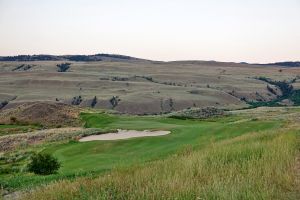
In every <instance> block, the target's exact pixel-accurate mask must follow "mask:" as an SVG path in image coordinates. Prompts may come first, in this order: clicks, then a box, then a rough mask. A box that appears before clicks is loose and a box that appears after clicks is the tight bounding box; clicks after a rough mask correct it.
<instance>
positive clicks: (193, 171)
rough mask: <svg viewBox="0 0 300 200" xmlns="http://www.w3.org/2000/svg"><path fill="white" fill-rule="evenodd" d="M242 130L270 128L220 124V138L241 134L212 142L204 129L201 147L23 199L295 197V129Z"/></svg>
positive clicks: (51, 187) (53, 186) (42, 190)
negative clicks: (221, 126) (222, 125)
mask: <svg viewBox="0 0 300 200" xmlns="http://www.w3.org/2000/svg"><path fill="white" fill-rule="evenodd" d="M190 123H191V122H190ZM200 124H201V123H200ZM260 124H262V125H261V127H257V126H259V125H260ZM273 125H274V124H273ZM208 126H209V125H208ZM245 126H247V127H248V128H249V129H256V130H260V129H264V128H267V127H269V126H270V124H265V123H263V122H250V123H246V124H244V123H241V124H239V125H238V124H235V125H232V126H229V125H227V126H226V125H225V126H224V127H223V128H224V129H220V130H219V131H221V132H222V133H225V135H231V134H229V133H234V132H235V133H237V132H236V131H237V130H239V131H241V132H240V133H239V134H237V135H235V136H237V137H232V136H233V135H231V137H226V136H225V137H223V138H222V139H223V140H217V141H215V140H213V141H212V140H211V138H214V136H217V134H216V133H217V132H218V131H215V133H214V131H213V132H210V131H208V132H206V134H205V136H200V137H199V138H198V139H200V140H197V142H195V143H198V142H200V144H201V141H202V140H201V138H202V139H206V144H207V145H204V146H203V145H202V148H201V149H194V150H192V149H191V148H186V149H185V150H184V151H181V153H178V154H176V155H173V156H170V157H169V158H167V159H163V160H160V161H155V162H151V163H147V164H144V165H141V166H136V167H130V168H128V169H120V170H114V171H113V172H112V173H110V174H108V175H105V176H102V177H99V178H97V179H89V178H81V179H78V180H76V181H73V182H70V181H61V182H58V183H55V184H51V185H49V186H47V187H43V188H40V189H38V190H36V191H33V192H31V193H28V194H27V195H26V196H24V199H39V200H40V199H47V200H52V199H297V192H295V191H296V187H297V185H295V182H296V172H295V166H294V164H295V157H296V153H297V150H298V148H299V143H298V141H297V140H298V139H299V138H298V139H297V137H298V136H297V134H299V127H298V129H295V124H293V126H294V127H293V128H288V127H285V128H280V129H277V130H274V129H272V130H270V129H269V130H265V131H260V132H251V133H246V134H243V135H241V134H242V133H245V132H247V131H249V130H247V128H245V129H244V130H240V129H243V127H245ZM217 129H218V128H217ZM223 130H224V132H223ZM297 130H298V131H297ZM222 133H221V134H222ZM174 135H176V134H174ZM238 135H240V136H238ZM170 137H171V135H170ZM207 139H208V141H211V142H207ZM298 194H299V193H298Z"/></svg>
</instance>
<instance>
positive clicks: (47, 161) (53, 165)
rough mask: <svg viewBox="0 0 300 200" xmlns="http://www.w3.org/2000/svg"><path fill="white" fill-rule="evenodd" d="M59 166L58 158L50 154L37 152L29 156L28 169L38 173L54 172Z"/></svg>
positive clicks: (47, 173)
mask: <svg viewBox="0 0 300 200" xmlns="http://www.w3.org/2000/svg"><path fill="white" fill-rule="evenodd" d="M59 168H60V163H59V162H58V160H57V159H56V158H55V157H53V156H52V155H50V154H46V153H38V154H34V155H33V156H31V161H30V163H29V164H28V170H29V171H30V172H33V173H35V174H39V175H49V174H54V173H56V172H57V170H58V169H59Z"/></svg>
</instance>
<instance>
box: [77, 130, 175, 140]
mask: <svg viewBox="0 0 300 200" xmlns="http://www.w3.org/2000/svg"><path fill="white" fill-rule="evenodd" d="M169 133H170V131H148V130H144V131H136V130H121V129H118V132H116V133H106V134H101V135H90V136H87V137H83V138H81V139H80V140H79V141H80V142H88V141H95V140H122V139H129V138H137V137H151V136H162V135H167V134H169Z"/></svg>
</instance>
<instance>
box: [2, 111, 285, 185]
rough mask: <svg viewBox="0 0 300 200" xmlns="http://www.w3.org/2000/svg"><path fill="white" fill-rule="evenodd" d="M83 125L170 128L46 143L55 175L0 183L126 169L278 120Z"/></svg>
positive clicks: (101, 119) (126, 119) (90, 123)
mask: <svg viewBox="0 0 300 200" xmlns="http://www.w3.org/2000/svg"><path fill="white" fill-rule="evenodd" d="M81 117H82V119H83V120H84V121H85V122H86V124H85V126H86V127H89V128H91V127H94V128H102V129H106V130H109V129H116V128H121V129H134V130H144V129H151V130H170V131H171V134H169V135H166V136H160V137H146V138H134V139H128V140H118V141H93V142H85V143H79V142H70V143H68V144H57V145H49V147H47V148H44V150H43V151H44V152H48V153H51V154H53V155H54V156H55V157H57V158H58V159H59V161H60V162H61V163H62V167H61V169H60V170H59V173H58V174H54V175H50V176H37V175H33V174H28V173H22V174H9V175H5V176H2V177H1V180H0V185H2V187H5V188H10V189H21V188H30V187H33V186H36V185H40V184H42V183H49V182H51V181H53V180H60V179H74V178H76V177H78V176H87V175H89V176H92V177H94V176H95V175H97V174H99V173H103V172H107V171H110V170H112V169H115V168H124V167H130V166H132V165H138V164H144V163H147V162H149V161H153V160H160V159H165V158H167V157H169V156H171V155H174V154H177V153H179V152H182V151H184V149H186V148H187V147H189V148H192V149H202V148H205V147H206V146H208V145H209V144H210V143H212V142H217V141H222V140H224V139H229V138H234V137H237V136H240V135H243V134H246V133H251V132H258V131H264V130H271V129H276V128H279V127H280V126H281V125H282V123H281V122H278V121H260V120H258V121H246V122H241V123H236V124H232V123H231V121H235V120H236V117H234V116H233V117H231V116H228V117H224V118H216V119H212V120H203V121H199V120H178V119H170V118H164V117H133V116H117V115H106V114H91V113H84V114H82V115H81Z"/></svg>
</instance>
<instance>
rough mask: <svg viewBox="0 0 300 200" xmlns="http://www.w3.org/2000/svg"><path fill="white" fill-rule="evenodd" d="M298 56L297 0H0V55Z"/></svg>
mask: <svg viewBox="0 0 300 200" xmlns="http://www.w3.org/2000/svg"><path fill="white" fill-rule="evenodd" d="M96 53H113V54H122V55H129V56H134V57H139V58H146V59H152V60H162V61H170V60H217V61H230V62H250V63H268V62H277V61H296V60H300V0H0V55H2V56H9V55H21V54H26V55H27V54H54V55H61V54H63V55H65V54H96Z"/></svg>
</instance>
